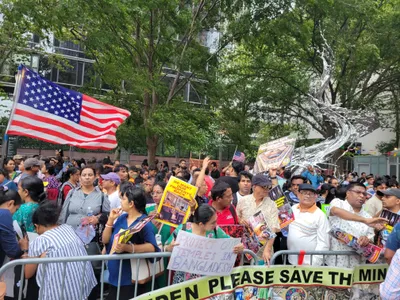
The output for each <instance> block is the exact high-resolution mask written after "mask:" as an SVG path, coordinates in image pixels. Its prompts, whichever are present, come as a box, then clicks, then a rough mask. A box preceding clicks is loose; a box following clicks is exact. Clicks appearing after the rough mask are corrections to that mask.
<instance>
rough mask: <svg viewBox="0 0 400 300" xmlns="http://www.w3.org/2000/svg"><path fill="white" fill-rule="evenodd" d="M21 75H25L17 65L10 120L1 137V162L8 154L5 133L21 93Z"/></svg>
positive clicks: (7, 137) (7, 138) (7, 140)
mask: <svg viewBox="0 0 400 300" xmlns="http://www.w3.org/2000/svg"><path fill="white" fill-rule="evenodd" d="M22 73H25V72H24V71H23V65H19V66H18V73H17V75H16V76H15V88H14V94H13V106H12V109H11V113H10V118H9V119H8V123H7V128H6V131H5V132H4V137H3V141H2V147H1V158H2V159H3V160H4V159H5V158H6V157H7V154H8V146H9V144H10V143H9V136H8V134H7V132H8V129H9V128H10V125H11V121H12V118H13V116H14V113H15V109H16V106H17V101H18V98H19V93H20V91H21V79H22V77H23V75H24V74H22Z"/></svg>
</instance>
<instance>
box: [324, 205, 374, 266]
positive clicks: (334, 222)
mask: <svg viewBox="0 0 400 300" xmlns="http://www.w3.org/2000/svg"><path fill="white" fill-rule="evenodd" d="M332 207H339V208H342V209H344V210H347V211H349V212H351V213H354V214H356V215H359V216H361V217H364V218H371V216H370V215H369V214H368V213H367V212H366V211H365V210H364V208H362V209H361V210H360V212H358V213H356V212H355V211H354V209H353V207H352V206H351V205H350V204H349V202H347V200H344V201H343V200H340V199H338V198H336V199H333V200H332V202H331V208H332ZM329 223H330V225H331V227H337V228H340V229H342V230H343V231H345V232H346V233H349V234H351V235H353V236H355V237H356V238H359V237H361V236H366V237H368V238H369V239H370V240H371V239H372V238H373V237H374V235H375V233H374V229H373V228H372V227H369V226H368V225H365V224H364V223H361V222H355V221H347V220H343V219H341V218H339V217H335V216H330V217H329ZM330 241H331V250H332V251H353V249H352V248H351V247H349V246H347V245H345V244H343V243H342V242H339V241H338V240H337V239H335V238H334V237H332V236H330ZM360 258H361V260H360ZM365 262H366V259H365V258H363V257H361V256H360V255H352V256H350V260H349V258H348V256H345V255H338V256H337V263H336V257H335V256H334V255H329V256H327V258H326V263H327V265H329V266H335V265H337V266H341V267H345V268H353V267H354V266H356V265H359V264H360V263H361V264H362V263H365Z"/></svg>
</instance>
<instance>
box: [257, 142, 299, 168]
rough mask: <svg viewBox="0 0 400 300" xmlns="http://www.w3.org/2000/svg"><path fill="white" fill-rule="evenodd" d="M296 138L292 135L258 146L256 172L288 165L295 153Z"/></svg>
mask: <svg viewBox="0 0 400 300" xmlns="http://www.w3.org/2000/svg"><path fill="white" fill-rule="evenodd" d="M295 143H296V139H295V138H293V137H290V136H287V137H284V138H281V139H278V140H274V141H271V142H268V143H265V144H262V145H261V146H260V147H259V148H258V153H257V158H256V163H255V165H254V173H255V174H257V173H262V172H266V171H268V170H269V169H271V168H276V169H278V168H281V167H284V166H287V165H288V164H289V163H290V161H291V159H292V155H293V151H294V147H295Z"/></svg>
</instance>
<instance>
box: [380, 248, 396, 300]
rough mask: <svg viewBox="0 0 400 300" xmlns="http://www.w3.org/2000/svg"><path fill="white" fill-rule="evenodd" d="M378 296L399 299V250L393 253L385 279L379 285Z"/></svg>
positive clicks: (387, 299) (386, 298)
mask: <svg viewBox="0 0 400 300" xmlns="http://www.w3.org/2000/svg"><path fill="white" fill-rule="evenodd" d="M380 296H381V299H382V300H397V299H400V250H397V252H396V254H395V255H394V257H393V259H392V262H391V263H390V267H389V270H388V271H387V274H386V278H385V281H384V282H382V283H381V285H380Z"/></svg>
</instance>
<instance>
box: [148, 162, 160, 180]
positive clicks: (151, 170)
mask: <svg viewBox="0 0 400 300" xmlns="http://www.w3.org/2000/svg"><path fill="white" fill-rule="evenodd" d="M157 172H158V170H157V168H156V166H155V165H151V166H150V167H149V177H156V175H157Z"/></svg>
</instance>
